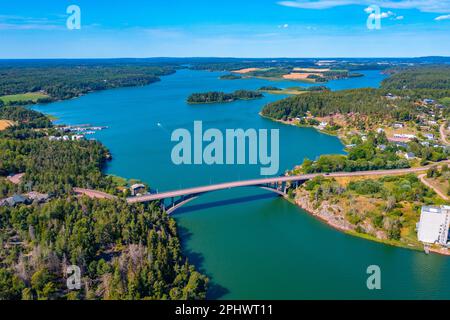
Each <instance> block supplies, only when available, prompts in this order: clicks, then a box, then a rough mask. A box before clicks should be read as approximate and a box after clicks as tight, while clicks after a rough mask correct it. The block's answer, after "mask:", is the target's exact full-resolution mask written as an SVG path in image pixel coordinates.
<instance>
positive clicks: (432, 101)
mask: <svg viewBox="0 0 450 320" xmlns="http://www.w3.org/2000/svg"><path fill="white" fill-rule="evenodd" d="M422 102H423V103H424V104H433V103H435V101H434V100H433V99H423V100H422Z"/></svg>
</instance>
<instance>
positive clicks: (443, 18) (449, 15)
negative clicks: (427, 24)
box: [434, 14, 450, 21]
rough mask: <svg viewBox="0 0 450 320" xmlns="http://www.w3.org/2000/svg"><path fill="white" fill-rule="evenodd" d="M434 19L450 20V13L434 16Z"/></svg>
mask: <svg viewBox="0 0 450 320" xmlns="http://www.w3.org/2000/svg"><path fill="white" fill-rule="evenodd" d="M434 20H436V21H441V20H450V14H448V15H445V16H439V17H437V18H435V19H434Z"/></svg>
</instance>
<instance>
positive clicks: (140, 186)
mask: <svg viewBox="0 0 450 320" xmlns="http://www.w3.org/2000/svg"><path fill="white" fill-rule="evenodd" d="M130 188H131V189H133V190H135V189H140V188H145V185H143V184H142V183H136V184H133V185H132V186H131V187H130Z"/></svg>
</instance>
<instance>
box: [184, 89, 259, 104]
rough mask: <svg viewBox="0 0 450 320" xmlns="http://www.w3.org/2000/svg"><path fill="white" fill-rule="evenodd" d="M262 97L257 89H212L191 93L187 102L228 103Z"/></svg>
mask: <svg viewBox="0 0 450 320" xmlns="http://www.w3.org/2000/svg"><path fill="white" fill-rule="evenodd" d="M262 97H263V94H262V93H261V92H258V91H249V90H236V91H235V92H233V93H224V92H218V91H212V92H205V93H193V94H191V95H190V96H189V97H188V98H187V102H188V103H190V104H207V103H228V102H233V101H236V100H252V99H259V98H262Z"/></svg>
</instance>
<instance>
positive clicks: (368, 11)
mask: <svg viewBox="0 0 450 320" xmlns="http://www.w3.org/2000/svg"><path fill="white" fill-rule="evenodd" d="M364 11H365V12H366V13H367V14H370V13H372V12H373V8H372V7H367V8H365V9H364Z"/></svg>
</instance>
